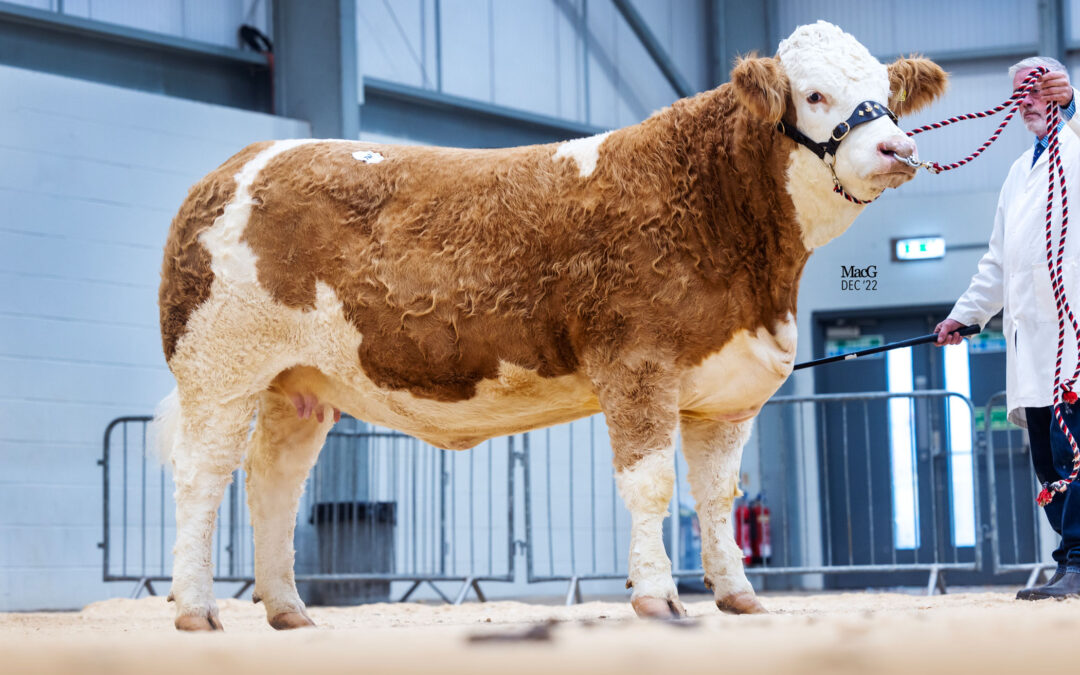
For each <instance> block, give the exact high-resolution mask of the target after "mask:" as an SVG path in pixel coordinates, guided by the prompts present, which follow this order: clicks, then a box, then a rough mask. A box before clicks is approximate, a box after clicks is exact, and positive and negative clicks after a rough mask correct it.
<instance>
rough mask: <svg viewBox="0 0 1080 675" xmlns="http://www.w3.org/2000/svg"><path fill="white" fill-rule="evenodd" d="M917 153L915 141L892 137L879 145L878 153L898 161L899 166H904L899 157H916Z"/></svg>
mask: <svg viewBox="0 0 1080 675" xmlns="http://www.w3.org/2000/svg"><path fill="white" fill-rule="evenodd" d="M915 151H916V148H915V141H913V140H911V139H910V138H908V137H907V136H892V137H891V138H888V139H886V140H884V141H882V142H881V143H878V153H879V154H881V155H884V156H885V157H887V158H889V159H891V160H895V161H897V163H898V164H904V162H900V161H899V160H897V159H896V158H897V157H914V156H915ZM904 165H905V166H907V165H906V164H904Z"/></svg>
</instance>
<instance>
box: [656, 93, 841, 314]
mask: <svg viewBox="0 0 1080 675" xmlns="http://www.w3.org/2000/svg"><path fill="white" fill-rule="evenodd" d="M670 112H671V113H672V114H673V115H674V116H675V117H676V120H677V121H676V123H675V124H673V125H672V126H673V129H674V131H675V133H677V134H679V135H680V136H681V138H680V140H679V143H680V145H682V146H683V147H685V148H687V153H688V156H689V163H690V166H691V171H692V172H693V173H694V174H696V175H697V176H698V177H699V180H700V189H699V190H697V191H696V192H698V193H699V194H700V195H701V196H702V199H703V206H704V208H703V211H704V214H705V224H704V225H705V226H704V228H703V234H704V236H705V237H706V241H703V242H702V243H703V245H704V246H705V247H706V248H707V250H710V251H712V252H713V255H712V256H710V258H711V260H712V262H714V264H716V265H717V273H718V274H719V275H720V276H722V277H723V276H728V275H729V274H730V272H731V269H730V268H731V266H732V265H736V266H744V265H740V261H742V260H746V259H748V258H750V257H752V259H753V260H754V261H755V265H753V269H750V270H747V271H746V275H747V276H748V277H750V279H749V281H751V283H756V284H765V285H764V286H762V285H759V286H758V288H759V289H762V288H770V289H772V294H773V295H774V300H775V301H776V302H777V303H778V304H780V305H785V304H790V306H791V307H792V308H793V307H794V301H795V294H796V293H797V286H798V281H799V277H800V276H801V275H802V270H803V267H804V265H805V264H806V260H807V258H808V257H809V255H810V252H811V251H812V250H813V248H812V247H811V246H808V245H807V242H806V237H805V236H804V234H803V230H802V229H801V228H800V221H799V217H800V216H801V202H800V203H796V197H797V195H793V194H792V193H791V191H790V190H789V189H788V185H789V182H790V173H791V172H790V171H789V164H790V159H791V157H790V155H791V149H790V145H791V144H790V143H789V142H787V141H786V139H785V138H784V137H783V136H782V135H781V134H779V133H777V132H776V130H775V129H774V128H773V127H772V126H771V125H769V124H767V123H764V122H761V121H760V120H758V119H757V118H755V117H753V116H752V115H751V114H750V113H749V112H748V111H747V110H746V109H745V108H744V107H742V106H741V105H739V104H738V103H737V101H736V100H735V95H734V92H733V91H732V90H731V86H730V85H724V86H722V87H719V88H717V89H714V90H712V91H709V92H705V93H703V94H700V95H698V96H696V97H694V98H692V99H689V100H686V101H683V102H680V103H679V104H676V105H675V106H673V107H672V109H671V111H670ZM830 195H831V192H830ZM833 196H835V195H833ZM841 201H843V200H841ZM811 211H812V209H811Z"/></svg>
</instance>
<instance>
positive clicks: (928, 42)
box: [773, 0, 1038, 55]
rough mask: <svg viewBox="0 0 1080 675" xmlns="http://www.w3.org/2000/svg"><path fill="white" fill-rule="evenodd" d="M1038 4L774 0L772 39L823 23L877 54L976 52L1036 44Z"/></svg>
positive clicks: (1015, 0) (1016, 0) (1012, 0)
mask: <svg viewBox="0 0 1080 675" xmlns="http://www.w3.org/2000/svg"><path fill="white" fill-rule="evenodd" d="M1036 10H1037V8H1036V3H1033V2H1029V1H1027V0H962V1H957V2H939V1H937V0H911V1H910V2H903V3H881V2H871V3H868V2H857V1H855V0H777V18H778V21H777V25H776V26H775V27H774V29H773V30H774V40H773V42H774V43H776V42H778V41H779V40H780V39H782V38H784V37H787V36H788V35H790V34H791V32H792V31H793V30H794V29H795V28H796V27H797V26H799V25H802V24H805V23H813V22H814V21H817V20H818V19H823V20H825V21H829V22H832V23H835V24H836V25H838V26H840V27H841V28H843V29H844V30H846V31H847V32H849V33H851V34H852V35H854V36H855V37H856V38H858V39H859V41H860V42H862V43H863V44H864V45H866V46H867V48H868V49H870V51H872V52H873V53H875V54H878V55H884V54H898V53H901V52H903V53H908V52H911V51H922V52H934V51H944V50H949V51H953V50H976V49H980V50H981V49H988V48H995V47H1002V46H1008V45H1016V44H1034V43H1035V42H1036V41H1037V40H1038V14H1037V11H1036Z"/></svg>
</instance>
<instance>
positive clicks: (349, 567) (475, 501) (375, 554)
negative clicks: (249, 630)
mask: <svg viewBox="0 0 1080 675" xmlns="http://www.w3.org/2000/svg"><path fill="white" fill-rule="evenodd" d="M150 422H151V418H150V417H122V418H119V419H116V420H114V421H113V422H112V423H110V424H109V426H108V428H107V429H106V431H105V437H104V447H103V455H102V459H101V460H100V461H99V464H100V465H101V467H102V473H103V486H104V499H103V508H104V513H103V518H104V536H103V540H102V542H101V544H100V545H101V548H102V549H103V561H104V580H105V581H130V582H135V584H136V585H135V588H134V590H133V593H132V595H133V596H137V595H139V594H140V593H141V592H142V591H143V590H144V589H145V590H147V591H148V592H149V593H151V594H153V593H155V592H156V591H155V589H154V585H153V584H154V582H158V581H168V580H170V579H171V574H172V553H171V547H172V543H173V540H174V539H175V535H176V530H175V516H174V513H175V503H174V502H173V497H172V495H173V489H174V488H173V483H172V479H171V475H170V473H169V471H167V470H166V469H165V467H162V466H159V465H158V463H157V462H156V460H155V459H154V458H153V457H148V456H147V452H146V450H147V433H148V430H149V429H148V427H149V423H150ZM516 441H517V439H516V438H514V437H507V438H501V439H495V440H493V441H489V442H486V443H484V444H482V445H481V446H479V447H477V448H475V449H473V450H472V451H470V452H467V453H451V452H444V451H440V450H438V449H437V448H434V447H432V446H429V445H427V444H424V443H422V442H420V441H418V440H416V439H414V438H411V437H409V436H405V435H404V434H400V433H396V432H382V431H376V430H373V429H371V428H370V427H368V426H367V425H365V424H363V423H361V422H357V421H356V420H352V419H349V418H345V419H343V420H342V422H341V423H339V424H338V425H336V426H335V427H334V429H333V431H332V432H331V433H330V435H329V436H328V438H327V442H326V445H325V446H324V448H323V451H322V453H321V455H320V457H319V461H318V462H317V463H316V465H315V468H314V470H313V471H312V476H311V477H310V482H309V483H308V484H307V490H306V492H305V495H304V498H303V500H302V502H301V506H300V511H299V519H298V521H299V522H298V526H297V529H296V542H297V546H296V548H297V560H296V572H297V574H296V581H297V584H298V585H299V586H301V587H302V589H304V588H306V594H307V595H308V597H309V598H312V599H313V600H314V602H324V603H334V604H350V603H354V602H361V601H365V600H373V599H389V593H390V583H391V582H407V584H408V588H407V590H405V591H404V594H403V596H402V597H401V598H400V599H402V600H404V599H407V598H408V597H409V596H411V595H412V594H413V592H414V591H416V589H417V588H418V587H419V586H420V585H421V584H428V585H429V587H430V588H431V589H432V590H433V591H434V592H435V593H436V594H438V595H439V596H440V597H442V598H443V599H444V600H446V601H448V602H461V601H462V600H464V599H465V597H466V596H467V594H468V593H469V591H470V590H472V591H473V592H475V593H476V594H477V596H478V597H480V598H481V599H482V598H483V593H482V591H481V588H480V582H483V581H512V580H513V578H514V556H513V552H514V542H513V539H512V537H513V528H512V523H513V522H514V483H513V472H514V466H515V462H516V458H517V457H518V455H517V454H516V453H515V452H514V447H515V443H516ZM244 478H245V476H244V472H243V471H242V470H239V471H236V472H235V473H234V475H233V481H232V483H231V485H229V487H228V489H227V491H226V493H225V497H224V499H223V500H222V505H221V507H220V508H219V510H218V526H217V528H216V532H215V535H214V536H215V539H214V550H213V553H214V563H213V564H214V579H215V581H220V582H236V583H239V584H240V587H239V590H237V591H236V596H239V595H241V594H242V593H243V592H244V591H246V590H247V589H248V588H249V587H250V585H251V584H252V583H253V582H254V552H253V548H252V546H253V545H252V532H251V524H250V518H249V513H248V509H247V499H246V490H245V482H244ZM436 582H456V583H457V584H460V587H459V588H458V590H457V591H456V594H454V595H453V598H451V597H449V596H447V595H446V594H445V593H444V592H443V590H442V589H440V588H439V587H438V586H436V585H435V584H436ZM302 592H305V591H302Z"/></svg>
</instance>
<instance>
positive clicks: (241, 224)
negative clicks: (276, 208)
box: [199, 138, 321, 284]
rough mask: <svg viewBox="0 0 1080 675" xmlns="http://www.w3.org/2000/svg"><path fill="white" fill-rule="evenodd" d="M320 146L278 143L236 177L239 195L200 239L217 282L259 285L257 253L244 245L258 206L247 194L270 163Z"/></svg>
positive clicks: (298, 141)
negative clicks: (300, 149) (253, 209)
mask: <svg viewBox="0 0 1080 675" xmlns="http://www.w3.org/2000/svg"><path fill="white" fill-rule="evenodd" d="M319 142H321V141H320V140H318V139H314V138H295V139H290V140H287V141H277V142H276V143H274V144H273V145H271V146H270V147H269V148H267V149H266V150H263V151H262V152H260V153H259V154H257V155H255V156H254V157H253V158H252V159H250V160H249V161H248V163H247V164H245V165H244V167H243V168H242V169H240V171H238V172H237V173H236V176H235V178H236V193H235V194H234V195H233V198H232V201H230V202H229V203H228V204H226V205H225V210H224V211H223V212H222V214H221V215H220V216H218V218H217V220H215V221H214V224H213V225H211V226H210V227H209V228H208V229H207V230H206V231H204V232H203V233H202V234H200V235H199V241H200V242H202V245H203V246H205V247H206V250H207V251H209V252H210V257H211V260H210V269H211V270H213V272H214V279H215V280H217V279H220V280H221V281H222V283H240V284H254V283H256V282H257V280H258V277H257V274H256V271H255V270H256V268H255V252H254V251H252V250H251V247H250V246H248V245H247V244H246V243H245V242H243V241H241V239H242V237H243V236H244V230H245V229H246V228H247V224H248V220H249V219H250V218H251V207H252V206H253V205H254V204H255V200H253V199H252V198H251V195H250V194H249V193H248V190H249V189H251V184H252V183H254V182H255V179H256V178H258V177H259V174H260V173H261V172H262V170H263V169H265V168H266V165H267V164H269V163H270V160H271V159H273V158H274V157H277V156H278V155H280V154H281V153H283V152H286V151H288V150H292V149H293V148H295V147H298V146H301V145H305V144H307V143H319Z"/></svg>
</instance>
